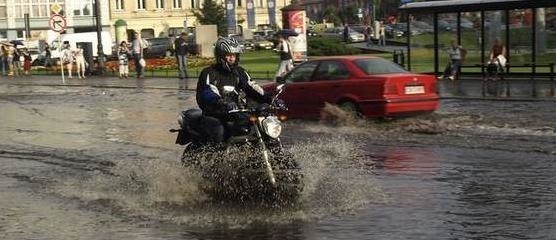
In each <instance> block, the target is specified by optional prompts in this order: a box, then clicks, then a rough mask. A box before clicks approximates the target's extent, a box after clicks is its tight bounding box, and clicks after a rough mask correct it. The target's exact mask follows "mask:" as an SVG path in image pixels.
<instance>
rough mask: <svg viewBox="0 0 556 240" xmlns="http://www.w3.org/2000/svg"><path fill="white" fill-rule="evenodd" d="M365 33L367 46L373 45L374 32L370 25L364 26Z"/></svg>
mask: <svg viewBox="0 0 556 240" xmlns="http://www.w3.org/2000/svg"><path fill="white" fill-rule="evenodd" d="M365 33H366V37H367V46H371V45H373V38H374V35H375V33H374V31H373V28H372V27H371V26H370V25H366V26H365Z"/></svg>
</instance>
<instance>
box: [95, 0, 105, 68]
mask: <svg viewBox="0 0 556 240" xmlns="http://www.w3.org/2000/svg"><path fill="white" fill-rule="evenodd" d="M98 1H99V0H95V21H96V24H97V25H96V27H97V62H98V65H97V74H98V75H104V68H105V66H104V51H103V49H102V37H101V35H100V34H101V33H102V22H101V20H100V4H99V3H98Z"/></svg>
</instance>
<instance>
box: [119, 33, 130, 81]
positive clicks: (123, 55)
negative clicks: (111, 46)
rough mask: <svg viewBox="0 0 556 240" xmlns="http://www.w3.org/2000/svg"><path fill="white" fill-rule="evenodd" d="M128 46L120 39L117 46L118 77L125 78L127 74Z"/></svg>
mask: <svg viewBox="0 0 556 240" xmlns="http://www.w3.org/2000/svg"><path fill="white" fill-rule="evenodd" d="M128 56H129V48H128V47H127V42H126V41H122V42H121V43H120V46H119V47H118V63H119V65H120V67H119V73H120V76H119V78H120V79H121V78H127V77H128V76H129V58H128Z"/></svg>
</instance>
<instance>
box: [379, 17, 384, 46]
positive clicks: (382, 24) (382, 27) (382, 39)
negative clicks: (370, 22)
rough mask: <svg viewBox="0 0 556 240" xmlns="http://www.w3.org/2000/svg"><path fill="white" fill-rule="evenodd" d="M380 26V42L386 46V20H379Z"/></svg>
mask: <svg viewBox="0 0 556 240" xmlns="http://www.w3.org/2000/svg"><path fill="white" fill-rule="evenodd" d="M379 24H380V27H379V32H378V36H379V39H378V41H379V43H380V45H381V46H386V28H385V26H384V22H383V21H380V22H379Z"/></svg>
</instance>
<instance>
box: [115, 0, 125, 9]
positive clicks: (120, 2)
mask: <svg viewBox="0 0 556 240" xmlns="http://www.w3.org/2000/svg"><path fill="white" fill-rule="evenodd" d="M116 10H124V0H116Z"/></svg>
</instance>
